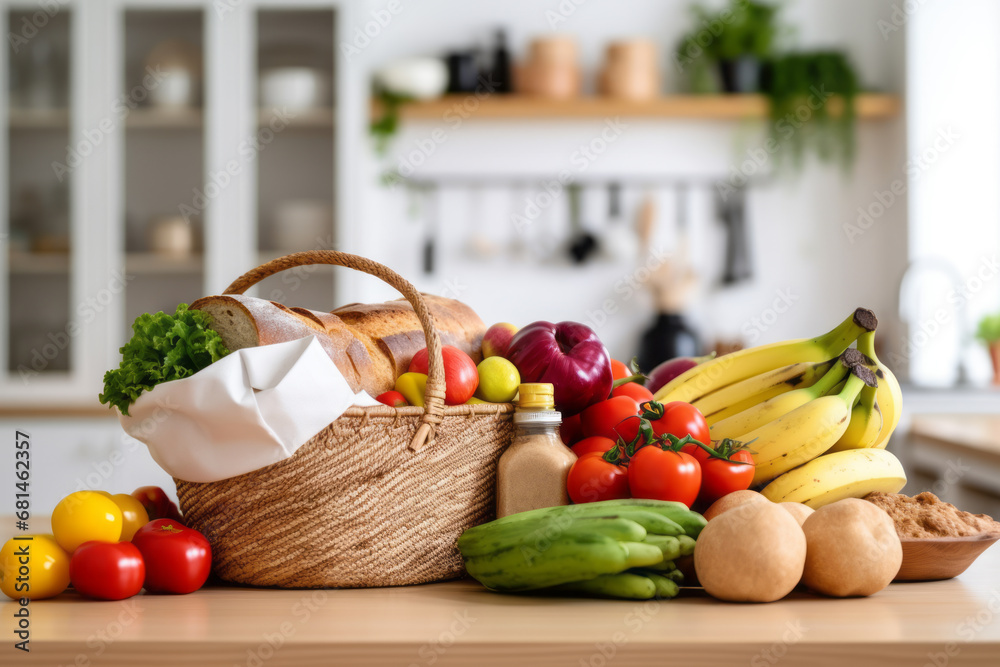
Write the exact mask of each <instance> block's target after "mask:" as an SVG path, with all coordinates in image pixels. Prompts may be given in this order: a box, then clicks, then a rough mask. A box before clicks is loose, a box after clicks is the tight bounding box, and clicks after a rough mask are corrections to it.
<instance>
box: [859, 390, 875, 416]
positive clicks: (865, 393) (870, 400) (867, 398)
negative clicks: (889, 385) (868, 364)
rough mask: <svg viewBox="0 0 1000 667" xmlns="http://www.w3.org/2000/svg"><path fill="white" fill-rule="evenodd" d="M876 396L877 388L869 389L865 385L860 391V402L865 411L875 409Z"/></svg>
mask: <svg viewBox="0 0 1000 667" xmlns="http://www.w3.org/2000/svg"><path fill="white" fill-rule="evenodd" d="M877 395H878V387H877V386H876V387H869V386H867V385H865V388H864V389H862V390H861V397H860V399H859V400H860V402H861V405H862V406H863V407H864V409H865V410H867V411H871V409H872V408H874V407H875V397H876V396H877Z"/></svg>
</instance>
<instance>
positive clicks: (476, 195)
mask: <svg viewBox="0 0 1000 667" xmlns="http://www.w3.org/2000/svg"><path fill="white" fill-rule="evenodd" d="M467 196H468V202H469V220H475V221H476V224H473V225H470V228H471V229H470V231H469V235H468V236H467V237H466V239H465V254H466V255H467V256H469V257H470V258H472V259H474V260H487V259H493V258H494V257H496V256H497V254H499V252H500V245H499V244H498V243H497V242H496V240H495V238H492V237H490V235H489V234H487V232H486V226H485V225H484V220H483V211H484V210H485V208H484V206H483V189H482V186H480V185H479V184H477V183H474V184H472V185H470V186H469V189H468V192H467Z"/></svg>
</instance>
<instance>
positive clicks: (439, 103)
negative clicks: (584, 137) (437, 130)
mask: <svg viewBox="0 0 1000 667" xmlns="http://www.w3.org/2000/svg"><path fill="white" fill-rule="evenodd" d="M836 102H838V100H836V99H835V100H831V104H835V103H836ZM901 107H902V104H901V102H900V99H899V97H897V96H896V95H884V94H864V95H859V96H858V98H857V111H858V116H859V117H861V118H865V119H881V118H893V117H895V116H898V115H899V113H900V109H901ZM378 108H379V103H378V102H377V101H376V102H374V103H373V112H374V113H377V112H378ZM832 110H835V109H832ZM767 113H768V101H767V98H766V97H764V96H763V95H668V96H665V97H659V98H657V99H654V100H649V101H642V102H633V101H629V100H620V99H612V98H607V97H581V98H577V99H569V100H552V99H545V98H539V97H526V96H520V95H494V96H492V97H485V98H482V99H477V98H476V97H475V96H472V95H446V96H444V97H440V98H438V99H435V100H429V101H426V102H410V103H408V104H405V105H403V106H402V108H401V110H400V116H401V117H402V118H403V119H405V120H442V119H443V120H447V119H448V118H451V117H455V118H465V117H468V118H475V119H494V120H514V119H524V120H529V119H534V120H539V119H570V118H580V119H586V118H607V117H614V116H626V117H631V118H662V119H668V118H683V119H702V120H742V119H747V118H764V117H765V116H766V115H767ZM446 114H448V115H447V116H446Z"/></svg>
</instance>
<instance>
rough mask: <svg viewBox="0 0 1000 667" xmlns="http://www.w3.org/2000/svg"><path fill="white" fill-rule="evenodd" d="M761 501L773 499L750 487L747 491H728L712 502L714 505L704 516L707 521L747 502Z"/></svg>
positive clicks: (767, 501) (766, 501)
mask: <svg viewBox="0 0 1000 667" xmlns="http://www.w3.org/2000/svg"><path fill="white" fill-rule="evenodd" d="M760 502H765V503H769V502H771V501H770V500H768V499H767V498H765V497H764V496H762V495H761V494H759V493H757V492H756V491H751V490H750V489H747V490H746V491H733V492H732V493H727V494H726V495H724V496H722V497H721V498H719V499H718V500H716V501H715V502H714V503H712V506H711V507H709V508H708V509H707V510H705V514H704V515H703V516H704V517H705V520H706V521H711V520H712V519H714V518H715V517H717V516H719V515H720V514H722V513H723V512H726V511H728V510H731V509H733V508H735V507H739V506H741V505H746V504H747V503H760Z"/></svg>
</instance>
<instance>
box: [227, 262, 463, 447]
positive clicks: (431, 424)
mask: <svg viewBox="0 0 1000 667" xmlns="http://www.w3.org/2000/svg"><path fill="white" fill-rule="evenodd" d="M310 264H332V265H334V266H344V267H347V268H349V269H354V270H355V271H361V272H363V273H367V274H370V275H373V276H375V277H376V278H378V279H380V280H382V281H383V282H385V283H387V284H389V285H390V286H391V287H394V288H395V289H396V290H398V291H399V293H400V294H402V295H403V296H404V297H406V300H407V301H409V302H410V305H411V306H413V310H414V311H415V312H416V314H417V318H418V319H419V320H420V325H421V326H422V327H423V329H424V338H425V339H426V340H427V353H428V358H427V387H426V389H425V390H424V416H423V417H422V419H421V421H422V422H423V423H422V424H420V427H419V428H418V429H417V432H416V434H414V436H413V440H412V441H411V442H410V449H412V450H413V451H415V452H419V451H420V450H422V449H423V448H424V447H427V446H430V445H432V444H434V439H435V432H436V427H437V425H438V424H440V423H441V420H442V419H443V417H444V390H445V383H444V360H443V359H442V357H441V338H440V337H439V336H438V332H437V329H436V328H435V326H434V317H433V316H432V315H431V312H430V310H429V309H428V308H427V304H426V303H425V302H424V298H423V297H422V296H421V295H420V292H418V291H417V288H416V287H414V286H413V284H412V283H410V282H409V281H408V280H406V279H405V278H403V277H402V276H401V275H399V274H398V273H396V272H395V271H393V270H392V269H390V268H389V267H387V266H385V265H383V264H379V263H378V262H373V261H372V260H370V259H366V258H364V257H360V256H358V255H351V254H349V253H346V252H340V251H338V250H309V251H306V252H296V253H292V254H290V255H285V256H284V257H279V258H277V259H273V260H271V261H270V262H267V263H266V264H262V265H260V266H258V267H257V268H256V269H253V270H251V271H248V272H246V273H244V274H243V275H242V276H240V277H239V278H237V279H236V280H234V281H233V283H232V284H231V285H230V286H229V287H227V288H226V291H225V292H223V294H243V293H244V292H245V291H247V289H249V288H250V287H253V286H254V285H256V284H257V283H258V282H260V281H261V280H263V279H264V278H267V277H268V276H271V275H274V274H275V273H278V272H280V271H284V270H285V269H291V268H294V267H296V266H308V265H310Z"/></svg>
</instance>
